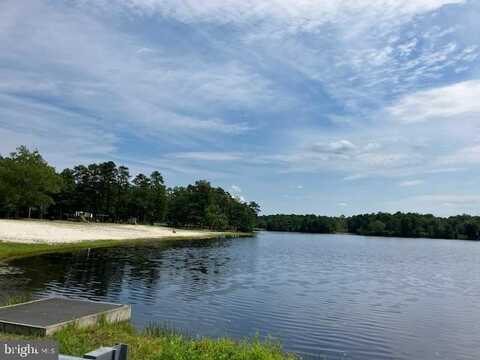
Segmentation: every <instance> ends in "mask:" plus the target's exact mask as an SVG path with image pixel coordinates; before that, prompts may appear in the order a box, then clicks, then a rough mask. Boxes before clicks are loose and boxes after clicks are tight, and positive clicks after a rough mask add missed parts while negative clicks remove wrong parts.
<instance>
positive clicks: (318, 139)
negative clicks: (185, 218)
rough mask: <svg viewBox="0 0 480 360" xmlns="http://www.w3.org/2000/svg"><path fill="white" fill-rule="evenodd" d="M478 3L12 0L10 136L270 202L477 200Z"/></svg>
mask: <svg viewBox="0 0 480 360" xmlns="http://www.w3.org/2000/svg"><path fill="white" fill-rule="evenodd" d="M478 19H480V3H479V2H478V1H469V0H356V1H354V0H350V1H349V0H323V1H320V0H318V1H308V0H296V1H287V0H206V1H202V2H199V1H195V0H183V1H179V0H108V1H107V0H76V1H73V0H71V1H65V0H62V1H60V0H25V1H18V0H3V1H1V2H0V139H1V141H0V153H3V154H5V153H8V152H10V151H12V150H14V148H15V147H16V146H17V145H19V144H26V145H28V146H30V147H35V148H38V149H39V150H40V151H41V152H42V154H43V155H44V157H45V158H46V159H47V160H48V161H49V162H50V163H52V164H53V165H54V166H56V167H57V168H58V169H62V168H64V167H68V166H73V165H75V164H79V163H87V162H94V161H95V162H97V161H104V160H114V161H115V162H117V163H118V164H126V165H127V166H129V167H130V169H131V171H132V172H133V173H136V172H140V171H142V172H147V173H149V172H151V171H152V170H154V169H159V170H160V171H161V172H162V173H163V174H164V175H165V177H166V178H167V182H168V185H170V186H174V185H181V184H186V183H189V182H192V181H194V180H196V179H201V178H202V179H203V178H205V179H208V180H210V181H211V182H212V183H213V184H215V185H220V186H222V187H224V188H226V189H227V190H229V191H230V192H231V193H233V194H235V195H237V196H240V197H243V198H244V199H246V200H255V201H257V202H259V203H260V204H261V206H262V208H263V210H264V213H277V212H285V213H318V214H329V215H334V214H341V213H343V214H354V213H363V212H371V211H390V212H392V211H397V210H401V211H419V212H428V213H434V214H438V215H451V214H457V213H464V212H466V213H479V211H480V192H479V184H480V167H479V165H480V132H479V131H478V130H479V126H480V22H479V21H478Z"/></svg>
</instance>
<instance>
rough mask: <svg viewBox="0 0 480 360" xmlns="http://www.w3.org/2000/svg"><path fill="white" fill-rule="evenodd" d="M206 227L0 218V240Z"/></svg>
mask: <svg viewBox="0 0 480 360" xmlns="http://www.w3.org/2000/svg"><path fill="white" fill-rule="evenodd" d="M213 234H215V233H213V232H208V231H194V230H175V233H174V232H173V229H172V228H168V227H160V226H147V225H120V224H85V223H75V222H67V221H38V220H0V241H6V242H17V243H29V244H33V243H50V244H61V243H75V242H79V241H88V240H90V241H93V240H128V239H162V238H168V237H172V236H175V237H188V238H196V237H199V238H201V237H205V236H210V235H213Z"/></svg>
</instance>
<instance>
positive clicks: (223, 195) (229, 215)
mask: <svg viewBox="0 0 480 360" xmlns="http://www.w3.org/2000/svg"><path fill="white" fill-rule="evenodd" d="M259 211H260V208H259V206H258V205H257V204H256V203H255V202H250V203H246V202H243V201H241V200H240V199H238V198H236V197H233V196H232V195H230V194H229V193H228V192H226V191H225V190H223V189H222V188H220V187H212V186H211V185H210V183H209V182H207V181H205V180H200V181H197V182H196V183H195V184H193V185H188V186H186V187H183V186H177V187H174V188H167V187H166V186H165V182H164V179H163V177H162V175H161V174H160V172H158V171H154V172H152V173H151V174H150V175H149V176H147V175H144V174H138V175H136V176H135V177H133V178H132V176H131V174H130V173H129V170H128V168H127V167H125V166H117V165H116V164H115V163H114V162H112V161H108V162H103V163H99V164H90V165H78V166H75V167H74V168H73V169H65V170H63V171H62V172H61V173H57V172H56V171H55V169H54V168H53V167H52V166H50V165H49V164H48V163H47V162H46V161H45V160H44V159H43V158H42V156H41V155H40V153H39V152H38V151H36V150H35V151H30V150H29V149H27V148H26V147H25V146H21V147H19V148H17V151H16V152H14V153H11V154H10V155H9V156H6V157H1V156H0V217H3V218H13V217H16V218H19V217H36V218H47V219H69V218H72V217H74V216H75V214H78V213H79V212H83V213H89V214H93V216H94V217H93V219H94V220H96V221H109V222H121V223H127V222H133V221H134V222H139V223H150V224H153V223H167V224H168V225H171V226H176V227H191V228H205V229H214V230H234V231H245V232H246V231H252V230H253V228H254V226H255V223H256V217H257V214H258V213H259Z"/></svg>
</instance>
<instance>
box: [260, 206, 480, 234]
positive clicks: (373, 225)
mask: <svg viewBox="0 0 480 360" xmlns="http://www.w3.org/2000/svg"><path fill="white" fill-rule="evenodd" d="M257 227H259V228H261V229H265V230H269V231H292V232H293V231H294V232H304V233H320V234H322V233H323V234H331V233H350V234H357V235H371V236H396V237H410V238H420V237H425V238H437V239H463V240H479V239H480V217H478V216H470V215H458V216H451V217H446V218H444V217H436V216H433V215H430V214H428V215H422V214H416V213H401V212H397V213H395V214H388V213H376V214H363V215H355V216H351V217H345V216H339V217H329V216H317V215H266V216H259V217H258V222H257Z"/></svg>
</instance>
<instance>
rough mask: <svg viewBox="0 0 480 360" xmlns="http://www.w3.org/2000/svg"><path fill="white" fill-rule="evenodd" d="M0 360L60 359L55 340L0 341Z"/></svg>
mask: <svg viewBox="0 0 480 360" xmlns="http://www.w3.org/2000/svg"><path fill="white" fill-rule="evenodd" d="M0 360H58V344H57V343H56V342H54V341H26V340H24V341H16V340H9V341H0Z"/></svg>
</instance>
